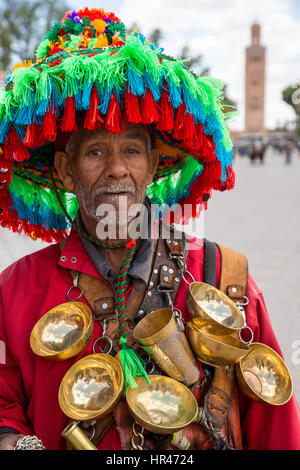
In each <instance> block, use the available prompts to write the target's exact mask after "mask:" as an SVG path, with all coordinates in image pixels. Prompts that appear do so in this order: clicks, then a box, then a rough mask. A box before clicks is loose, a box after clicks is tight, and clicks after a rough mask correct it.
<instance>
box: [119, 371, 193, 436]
mask: <svg viewBox="0 0 300 470" xmlns="http://www.w3.org/2000/svg"><path fill="white" fill-rule="evenodd" d="M149 379H150V384H147V382H146V381H145V380H141V381H139V383H138V386H137V388H128V390H127V392H126V400H127V404H128V407H129V410H130V413H131V414H132V416H133V417H134V419H135V421H136V422H137V423H138V424H140V425H141V426H143V427H144V428H145V429H147V430H148V431H150V432H154V433H158V434H172V433H174V432H177V431H180V429H184V428H185V427H186V426H187V425H188V424H190V423H191V422H193V421H194V420H195V419H196V417H197V413H198V404H197V400H196V398H195V397H194V395H193V394H192V392H191V391H190V390H189V389H188V388H187V387H186V386H185V385H183V384H182V383H180V382H177V381H176V380H174V379H171V378H170V377H166V376H162V375H150V376H149Z"/></svg>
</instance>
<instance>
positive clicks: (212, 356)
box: [187, 318, 249, 367]
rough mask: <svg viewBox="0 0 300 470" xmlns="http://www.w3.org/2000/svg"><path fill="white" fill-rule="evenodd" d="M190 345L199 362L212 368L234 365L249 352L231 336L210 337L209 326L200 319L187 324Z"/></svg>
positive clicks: (246, 347)
mask: <svg viewBox="0 0 300 470" xmlns="http://www.w3.org/2000/svg"><path fill="white" fill-rule="evenodd" d="M187 329H188V338H189V342H190V345H191V346H192V349H193V351H194V353H195V354H196V356H197V357H198V358H199V359H200V361H202V362H204V363H205V364H209V365H211V366H214V367H224V366H229V365H232V364H235V363H236V362H238V361H239V360H240V359H241V358H242V357H244V356H245V355H246V354H248V352H249V347H248V346H247V345H246V344H245V343H243V342H242V341H240V340H239V339H238V338H236V337H234V336H231V335H227V336H225V335H222V336H218V335H211V334H210V333H209V332H208V331H210V327H209V325H207V323H206V322H203V321H202V320H201V319H200V318H193V320H192V322H188V323H187Z"/></svg>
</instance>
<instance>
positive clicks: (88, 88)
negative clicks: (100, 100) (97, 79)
mask: <svg viewBox="0 0 300 470" xmlns="http://www.w3.org/2000/svg"><path fill="white" fill-rule="evenodd" d="M92 88H93V83H92V82H88V83H86V84H85V85H84V87H83V92H82V97H81V106H82V109H86V110H88V109H89V107H90V99H91V92H92Z"/></svg>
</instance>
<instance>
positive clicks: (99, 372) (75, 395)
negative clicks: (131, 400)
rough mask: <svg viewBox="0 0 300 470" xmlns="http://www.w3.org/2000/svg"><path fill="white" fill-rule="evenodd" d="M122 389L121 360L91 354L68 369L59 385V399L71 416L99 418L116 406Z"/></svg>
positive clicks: (83, 418) (72, 417) (61, 405)
mask: <svg viewBox="0 0 300 470" xmlns="http://www.w3.org/2000/svg"><path fill="white" fill-rule="evenodd" d="M122 390H123V371H122V367H121V364H120V363H119V361H118V360H117V359H115V358H114V357H112V356H110V355H108V354H102V353H101V354H91V355H89V356H85V357H83V358H82V359H80V360H79V361H78V362H76V363H75V364H74V365H73V366H72V367H71V368H70V369H69V370H68V371H67V373H66V374H65V376H64V378H63V380H62V382H61V384H60V387H59V392H58V401H59V404H60V407H61V409H62V411H63V412H64V414H65V415H67V416H68V417H69V418H71V419H75V420H80V421H84V420H91V419H98V418H100V417H102V416H104V415H106V414H107V413H109V412H110V411H111V410H112V409H113V407H114V406H115V405H116V403H117V402H118V400H119V398H120V396H121V393H122Z"/></svg>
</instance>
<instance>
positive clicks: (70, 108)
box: [61, 96, 77, 132]
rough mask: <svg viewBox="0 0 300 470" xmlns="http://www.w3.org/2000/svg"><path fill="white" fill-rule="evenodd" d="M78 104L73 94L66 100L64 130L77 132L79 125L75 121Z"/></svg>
mask: <svg viewBox="0 0 300 470" xmlns="http://www.w3.org/2000/svg"><path fill="white" fill-rule="evenodd" d="M75 114H76V106H75V100H74V97H73V96H68V97H67V99H66V101H65V109H64V115H63V119H62V123H61V131H62V132H76V130H77V125H76V121H75Z"/></svg>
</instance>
